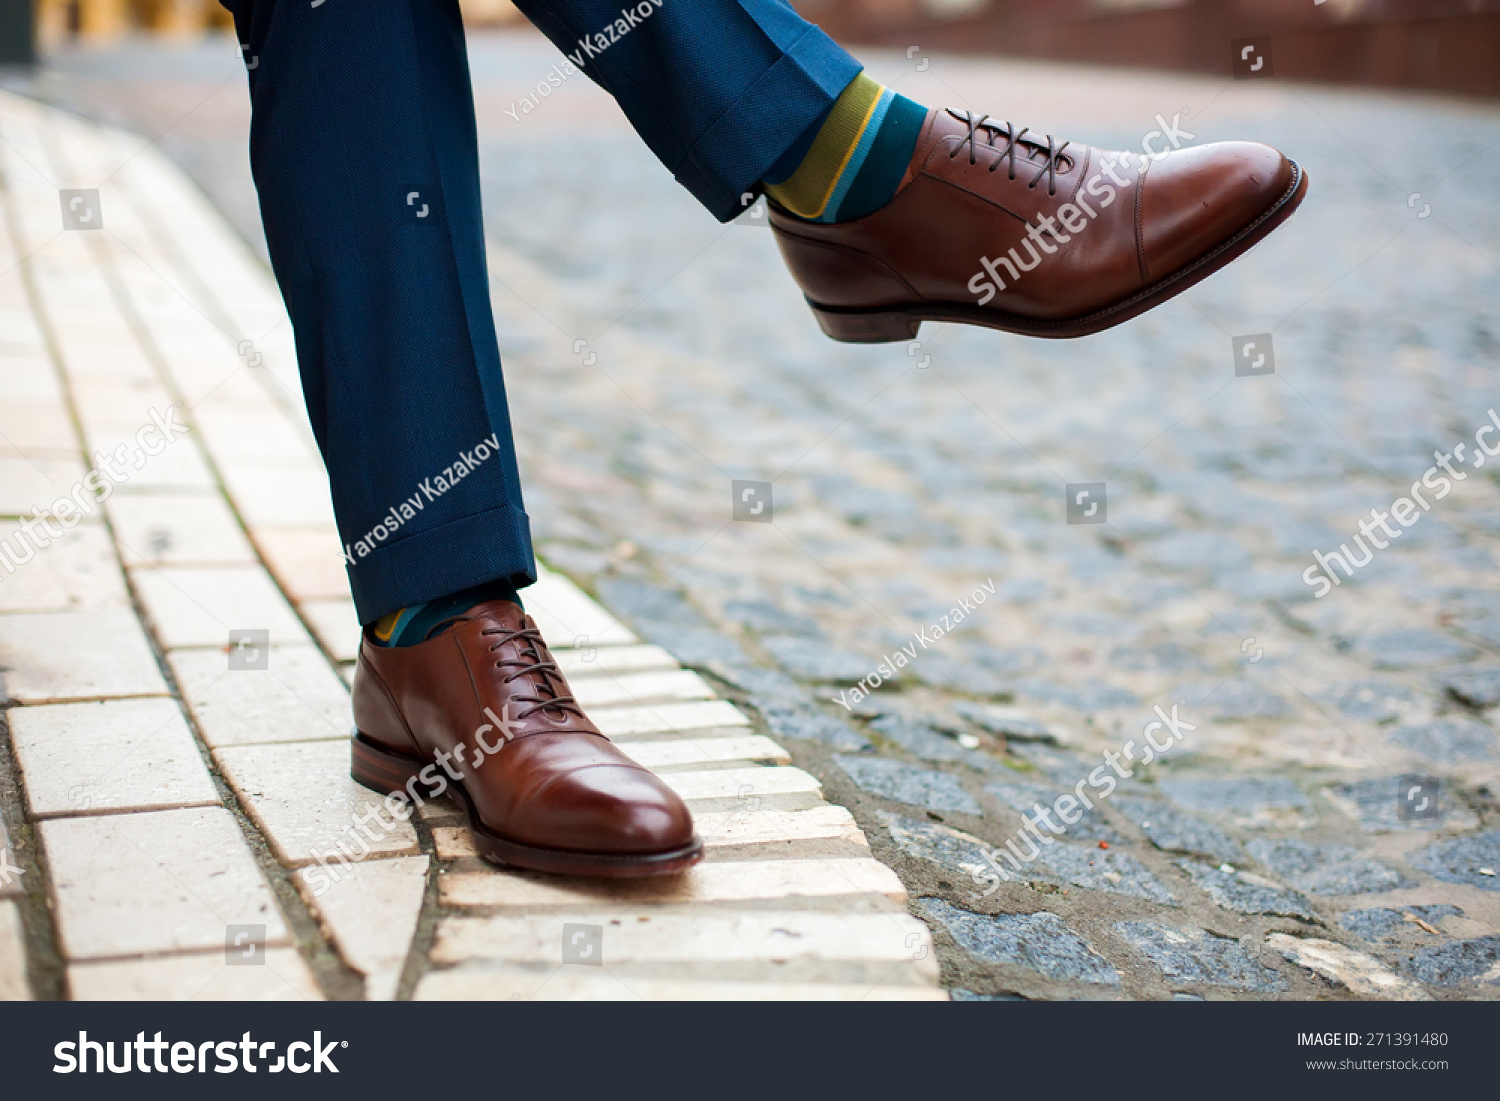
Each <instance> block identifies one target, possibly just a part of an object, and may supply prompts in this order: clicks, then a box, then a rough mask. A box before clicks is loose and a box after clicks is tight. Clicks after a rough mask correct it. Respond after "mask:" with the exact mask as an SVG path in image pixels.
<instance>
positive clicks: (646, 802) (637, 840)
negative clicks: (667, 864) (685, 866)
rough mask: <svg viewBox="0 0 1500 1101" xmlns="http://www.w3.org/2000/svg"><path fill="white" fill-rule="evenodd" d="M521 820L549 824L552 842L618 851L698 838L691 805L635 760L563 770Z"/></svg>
mask: <svg viewBox="0 0 1500 1101" xmlns="http://www.w3.org/2000/svg"><path fill="white" fill-rule="evenodd" d="M517 820H518V822H520V823H522V824H530V823H536V824H538V825H541V824H542V823H545V828H544V830H542V831H541V832H542V834H543V835H544V836H545V839H546V843H547V844H548V845H549V846H552V847H557V848H565V849H574V850H578V851H589V852H596V853H606V854H619V855H645V854H651V853H665V852H673V851H676V850H678V849H682V848H685V847H686V846H688V845H691V844H692V843H693V840H694V833H693V818H692V815H691V814H690V813H689V811H688V808H687V805H686V804H685V803H683V801H682V800H681V799H680V798H679V797H678V795H677V793H676V792H674V791H673V790H672V789H671V788H669V787H668V786H667V785H666V784H665V783H663V782H662V781H661V780H660V779H658V778H657V777H656V776H654V775H652V774H651V773H650V772H647V771H646V770H645V769H642V768H638V767H636V766H635V765H631V764H596V765H592V766H590V767H587V768H580V769H575V770H572V771H569V772H565V773H560V774H558V775H557V776H556V777H555V778H554V779H552V780H551V781H550V782H549V783H547V784H546V785H544V786H543V787H541V788H539V789H538V790H537V791H536V792H534V793H533V795H532V797H531V798H530V799H529V800H527V802H526V805H525V806H523V807H522V808H520V814H519V815H518V816H517Z"/></svg>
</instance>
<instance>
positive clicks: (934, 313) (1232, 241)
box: [807, 161, 1307, 344]
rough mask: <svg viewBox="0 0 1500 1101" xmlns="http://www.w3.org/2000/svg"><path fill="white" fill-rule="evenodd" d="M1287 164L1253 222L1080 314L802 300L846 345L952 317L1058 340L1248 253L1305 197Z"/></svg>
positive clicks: (884, 339) (1148, 303)
mask: <svg viewBox="0 0 1500 1101" xmlns="http://www.w3.org/2000/svg"><path fill="white" fill-rule="evenodd" d="M1290 163H1291V166H1292V182H1291V184H1290V185H1289V186H1288V187H1287V189H1286V192H1285V193H1284V194H1283V195H1282V196H1281V198H1279V199H1277V200H1276V202H1275V204H1274V205H1272V206H1271V207H1270V209H1268V210H1266V211H1265V212H1264V213H1263V214H1261V215H1260V217H1258V218H1256V219H1255V221H1253V222H1251V223H1250V224H1249V225H1247V226H1246V227H1245V228H1244V229H1242V230H1240V231H1239V232H1238V233H1236V234H1235V235H1234V236H1233V237H1231V238H1229V240H1227V241H1225V242H1223V243H1222V244H1220V245H1219V246H1217V247H1216V248H1214V249H1213V250H1212V251H1210V252H1207V253H1205V254H1204V255H1202V256H1200V257H1198V259H1196V260H1194V261H1193V262H1192V263H1191V264H1188V265H1187V266H1186V267H1184V268H1180V269H1179V270H1177V271H1175V272H1173V273H1172V274H1171V275H1169V276H1167V277H1166V278H1165V279H1160V280H1157V282H1155V283H1153V284H1151V286H1149V287H1146V288H1144V289H1143V290H1140V291H1137V292H1136V293H1135V294H1133V295H1131V296H1130V297H1129V298H1126V299H1124V300H1122V301H1120V302H1116V303H1115V304H1114V305H1112V306H1106V307H1105V308H1104V309H1102V310H1096V311H1094V312H1093V313H1090V314H1084V315H1083V316H1080V317H1072V318H1063V319H1061V320H1054V321H1041V320H1038V319H1036V318H1034V317H1022V316H1021V315H1019V314H1012V313H1006V312H1004V311H1003V310H991V309H986V308H984V307H983V306H969V305H964V304H962V303H957V302H950V303H931V302H924V303H920V304H916V305H911V306H904V307H901V308H900V309H894V310H892V309H885V308H876V309H851V308H845V307H839V306H823V305H820V304H818V303H817V302H814V301H813V300H812V299H810V298H809V299H807V304H808V305H809V306H810V307H812V311H813V315H814V316H815V317H816V318H817V319H818V327H819V328H821V329H822V330H823V332H824V334H825V335H827V336H830V337H832V338H833V339H834V340H838V341H842V342H844V343H846V344H888V343H894V342H896V341H901V340H910V339H912V338H913V337H914V336H916V335H917V332H918V330H919V329H920V328H921V327H922V322H924V321H955V322H958V323H960V324H966V325H982V326H983V327H985V328H987V329H999V330H1000V331H1001V332H1006V333H1018V334H1020V335H1021V336H1039V337H1050V338H1053V339H1059V340H1060V339H1068V338H1072V337H1079V336H1091V335H1093V334H1094V333H1099V332H1103V331H1104V330H1105V329H1110V328H1113V327H1114V326H1116V325H1119V324H1122V323H1123V322H1126V321H1129V320H1130V319H1131V318H1133V317H1138V316H1140V315H1141V314H1143V313H1145V312H1146V311H1147V310H1149V309H1152V308H1153V307H1155V306H1159V305H1161V304H1162V303H1163V302H1165V301H1167V300H1168V299H1170V298H1174V297H1176V296H1177V295H1179V294H1181V293H1182V292H1183V291H1185V290H1187V289H1188V288H1189V287H1192V286H1194V285H1196V284H1197V283H1200V282H1202V281H1203V280H1205V279H1207V278H1208V277H1209V276H1210V275H1212V274H1213V273H1214V272H1216V271H1218V270H1219V269H1220V268H1222V267H1224V266H1225V265H1226V264H1229V263H1231V262H1232V261H1234V260H1236V259H1238V258H1239V257H1241V256H1243V255H1244V254H1245V253H1247V252H1249V251H1250V250H1251V249H1252V248H1254V247H1255V246H1256V245H1257V244H1259V243H1260V242H1261V241H1262V240H1263V239H1264V238H1265V237H1266V236H1268V235H1269V234H1270V233H1271V231H1272V230H1274V229H1275V228H1276V227H1277V226H1279V225H1281V223H1283V222H1285V221H1286V220H1287V219H1288V218H1290V217H1291V216H1292V214H1293V213H1295V212H1296V210H1297V208H1298V207H1299V206H1301V205H1302V200H1303V199H1304V198H1305V197H1306V196H1307V173H1306V172H1304V171H1303V170H1302V166H1301V165H1299V164H1298V163H1297V162H1296V161H1291V162H1290Z"/></svg>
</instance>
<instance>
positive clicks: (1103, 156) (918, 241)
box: [770, 110, 1307, 343]
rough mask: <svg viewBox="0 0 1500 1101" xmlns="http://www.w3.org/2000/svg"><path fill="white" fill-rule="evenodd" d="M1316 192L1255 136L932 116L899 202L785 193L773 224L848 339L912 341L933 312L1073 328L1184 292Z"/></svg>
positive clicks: (830, 321)
mask: <svg viewBox="0 0 1500 1101" xmlns="http://www.w3.org/2000/svg"><path fill="white" fill-rule="evenodd" d="M1306 194H1307V174H1306V173H1305V172H1303V171H1302V169H1301V168H1300V167H1299V166H1298V165H1297V164H1296V163H1295V162H1294V161H1291V160H1288V159H1287V158H1286V157H1285V156H1283V155H1282V154H1281V153H1279V152H1277V151H1276V150H1275V149H1272V148H1270V147H1269V146H1265V145H1258V144H1255V143H1253V142H1220V143H1216V144H1212V145H1203V146H1185V147H1183V148H1180V149H1174V150H1172V151H1171V152H1169V153H1168V154H1167V155H1166V156H1164V157H1162V158H1161V159H1150V158H1143V157H1141V156H1140V155H1139V154H1135V153H1127V154H1121V153H1116V152H1110V151H1108V150H1103V149H1094V148H1091V147H1089V146H1086V145H1077V144H1074V143H1071V142H1063V143H1061V144H1059V143H1058V142H1056V141H1054V140H1053V139H1052V138H1051V137H1050V136H1048V137H1045V138H1039V137H1037V136H1035V135H1032V134H1030V133H1029V132H1028V131H1027V130H1024V129H1022V130H1020V131H1019V132H1017V130H1016V128H1015V127H1013V126H1011V125H1010V124H1009V123H1000V122H996V121H994V120H991V119H990V118H989V116H976V115H974V114H972V113H970V112H959V111H953V110H933V111H932V112H931V113H929V115H928V117H927V123H926V125H925V126H924V127H923V130H922V135H921V137H920V138H919V139H918V141H917V147H916V151H915V153H913V155H912V161H911V165H910V167H909V168H908V169H907V172H906V178H905V180H904V181H903V185H902V187H901V189H900V190H899V191H898V192H897V193H896V196H895V198H893V199H892V200H891V201H890V202H889V203H887V204H886V205H885V206H884V207H882V208H881V209H879V210H877V211H875V212H874V213H873V214H869V215H867V216H865V217H863V218H859V219H856V220H854V221H850V222H839V223H835V224H819V223H814V222H808V221H805V220H803V219H801V218H798V217H796V216H795V215H793V214H791V213H789V212H788V211H786V210H784V209H782V208H780V207H778V206H777V205H776V204H774V203H771V204H770V222H771V227H772V228H773V229H774V230H775V231H776V240H777V243H778V244H779V245H780V246H781V251H782V255H783V256H785V258H786V262H787V265H788V266H789V267H790V268H791V271H792V275H793V276H794V277H795V278H796V280H797V282H798V284H799V285H800V286H801V288H802V292H803V294H804V295H805V296H806V298H807V302H808V304H809V305H810V306H811V307H812V309H813V313H814V314H815V315H816V316H817V319H818V323H819V325H820V326H822V329H823V331H824V332H825V333H827V334H828V335H829V336H831V337H833V338H834V339H835V340H844V341H851V342H856V343H879V342H883V341H896V340H909V339H911V338H912V337H914V336H916V335H917V330H918V328H919V327H920V325H921V323H922V322H923V321H957V322H966V323H969V324H973V325H984V326H987V327H989V328H992V329H1002V330H1004V331H1006V332H1013V333H1022V334H1025V335H1027V336H1046V337H1073V336H1086V335H1088V334H1090V333H1096V332H1099V331H1100V330H1103V329H1107V328H1109V327H1110V326H1113V325H1118V324H1120V323H1121V322H1122V321H1126V320H1129V319H1130V318H1132V317H1135V316H1136V315H1137V314H1140V313H1143V312H1145V311H1146V310H1148V309H1150V308H1151V307H1153V306H1156V305H1158V304H1160V303H1162V302H1165V301H1166V300H1167V299H1169V298H1171V297H1173V296H1174V295H1177V294H1180V293H1182V292H1183V291H1184V290H1186V289H1187V288H1189V287H1191V286H1192V285H1193V284H1195V283H1197V282H1199V281H1200V280H1202V279H1204V278H1206V277H1208V276H1209V275H1211V274H1212V273H1213V272H1215V271H1217V270H1218V269H1220V268H1222V267H1223V266H1224V265H1225V264H1228V263H1229V262H1230V261H1231V260H1233V259H1235V258H1236V257H1237V256H1240V255H1241V254H1243V253H1244V252H1246V251H1247V250H1249V249H1250V248H1251V246H1253V245H1254V244H1256V242H1258V241H1260V240H1261V239H1262V238H1263V237H1265V236H1266V235H1267V234H1269V233H1270V232H1271V231H1272V230H1273V229H1275V228H1276V227H1277V226H1278V225H1280V224H1281V223H1282V222H1284V221H1286V219H1287V218H1289V217H1290V216H1291V214H1292V212H1293V211H1294V210H1296V208H1297V206H1298V205H1299V204H1300V203H1301V202H1302V199H1303V196H1305V195H1306Z"/></svg>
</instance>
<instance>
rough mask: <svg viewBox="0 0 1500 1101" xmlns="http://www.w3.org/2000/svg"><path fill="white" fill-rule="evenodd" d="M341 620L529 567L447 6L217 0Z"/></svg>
mask: <svg viewBox="0 0 1500 1101" xmlns="http://www.w3.org/2000/svg"><path fill="white" fill-rule="evenodd" d="M226 4H227V6H228V7H229V8H230V9H231V10H232V11H233V12H234V15H235V25H236V28H237V30H238V32H239V36H240V42H241V43H242V44H244V50H245V54H246V59H247V64H251V66H252V67H251V68H250V72H249V77H250V90H251V101H252V106H253V110H254V118H253V123H252V126H251V137H250V146H251V148H250V152H251V164H252V167H253V170H254V174H255V182H256V186H257V189H258V190H259V193H260V203H261V213H262V218H263V220H264V222H265V229H266V239H267V241H268V243H269V246H270V254H271V262H272V265H273V266H274V268H275V271H276V277H277V280H278V282H279V283H280V284H281V289H282V293H283V296H284V298H285V300H286V304H287V309H288V312H289V313H290V315H291V319H292V324H293V327H294V329H295V332H296V342H297V357H298V360H299V363H300V366H301V371H302V381H303V389H304V393H305V396H306V400H307V409H308V413H309V416H310V417H311V420H312V426H313V431H314V434H315V435H316V436H317V440H318V445H319V447H320V448H321V449H322V452H323V458H324V461H325V462H326V463H327V465H328V473H329V478H330V481H331V484H332V490H333V503H334V509H335V512H336V513H337V516H338V523H339V531H340V534H341V535H342V537H343V541H344V543H345V544H346V545H347V547H348V548H349V553H350V563H349V576H350V580H351V584H352V588H353V592H354V600H355V604H356V606H357V608H358V611H359V617H360V621H361V622H362V623H370V622H372V621H374V620H376V619H377V618H379V617H381V616H384V615H387V614H388V613H391V612H394V611H396V610H397V609H400V608H403V607H406V606H409V605H414V604H418V603H420V602H423V601H429V600H434V599H436V598H439V597H444V596H447V595H449V594H452V593H456V592H459V591H461V590H465V589H468V588H470V587H471V586H476V585H481V584H486V583H491V582H495V581H501V582H511V583H514V584H517V585H524V584H526V583H528V582H529V581H532V580H535V576H536V574H535V564H534V561H533V559H532V551H531V537H530V532H529V528H528V524H527V519H526V514H525V512H524V511H523V506H522V501H521V486H520V479H519V477H518V474H517V465H516V458H515V451H514V446H513V443H512V438H511V430H510V417H509V411H508V409H507V405H506V398H505V386H504V382H503V380H502V377H501V370H500V353H499V348H498V345H497V342H496V339H495V329H494V320H493V316H492V314H491V309H490V298H489V283H488V278H487V276H486V270H485V255H484V230H483V222H482V219H481V214H480V201H479V170H478V154H477V141H476V137H475V125H474V108H473V101H472V97H471V93H470V88H469V76H468V65H467V59H466V55H465V52H464V41H463V30H462V25H461V23H460V19H459V11H458V4H457V0H360V2H359V3H337V2H336V3H325V4H320V5H318V6H313V5H311V4H309V3H308V2H307V0H226Z"/></svg>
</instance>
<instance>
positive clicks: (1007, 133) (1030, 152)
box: [948, 108, 1072, 196]
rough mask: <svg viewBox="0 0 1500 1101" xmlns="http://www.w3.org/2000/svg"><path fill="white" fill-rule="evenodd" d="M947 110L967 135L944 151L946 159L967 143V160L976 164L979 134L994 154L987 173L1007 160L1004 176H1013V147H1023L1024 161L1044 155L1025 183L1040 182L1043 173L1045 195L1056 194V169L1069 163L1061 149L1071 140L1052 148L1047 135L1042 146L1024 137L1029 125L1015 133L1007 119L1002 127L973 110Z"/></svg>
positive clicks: (950, 158) (957, 152) (1051, 141)
mask: <svg viewBox="0 0 1500 1101" xmlns="http://www.w3.org/2000/svg"><path fill="white" fill-rule="evenodd" d="M948 113H949V114H950V115H952V116H953V117H954V118H956V119H959V121H960V122H964V123H967V124H968V127H969V136H968V137H966V138H964V140H963V141H961V142H959V143H958V148H957V149H955V150H953V152H952V153H950V154H948V159H949V160H952V159H953V158H954V157H957V156H958V155H959V154H960V153H961V152H963V150H964V147H965V146H968V148H969V163H970V164H978V163H979V161H978V159H977V158H976V157H975V153H976V151H977V150H978V149H979V135H980V134H981V133H983V134H984V136H985V141H986V144H985V148H986V149H988V150H991V151H993V152H994V153H995V154H996V157H995V159H994V160H993V161H991V162H990V169H989V170H990V171H991V172H993V171H995V169H997V168H999V167H1000V165H1001V163H1002V162H1007V161H1008V162H1009V170H1008V172H1007V175H1008V176H1009V178H1010V179H1012V180H1013V179H1015V178H1016V148H1017V147H1018V146H1024V147H1025V150H1026V159H1027V161H1029V162H1031V163H1033V164H1035V163H1036V156H1035V154H1037V153H1040V154H1043V155H1044V158H1045V159H1044V160H1043V161H1042V165H1041V167H1040V168H1038V169H1037V173H1036V175H1035V176H1033V177H1032V178H1031V182H1030V183H1028V184H1027V185H1026V186H1027V187H1028V188H1033V187H1035V186H1036V185H1037V184H1038V183H1040V182H1041V180H1042V177H1043V176H1046V177H1047V194H1048V195H1049V196H1051V195H1056V194H1057V170H1058V168H1059V167H1060V166H1061V165H1062V163H1063V162H1064V161H1067V162H1068V163H1069V164H1071V163H1072V158H1071V157H1064V156H1063V150H1064V149H1066V148H1067V147H1068V146H1069V145H1071V144H1072V142H1066V141H1065V142H1063V143H1062V144H1061V145H1058V146H1056V147H1055V148H1054V142H1053V140H1052V135H1051V134H1048V135H1047V144H1046V145H1045V146H1044V145H1043V144H1042V143H1041V142H1040V141H1039V140H1038V139H1036V138H1028V137H1027V136H1026V135H1027V134H1029V133H1030V132H1031V128H1030V127H1029V126H1028V127H1026V128H1025V129H1023V130H1022V131H1021V132H1020V133H1016V129H1015V127H1014V126H1012V125H1011V124H1010V123H1008V122H1007V123H1005V124H1004V125H1003V126H1002V125H1000V124H999V123H994V122H990V121H989V117H990V116H989V115H980V116H979V117H978V118H976V117H975V116H974V112H973V111H965V112H964V113H963V115H962V116H960V115H959V113H958V112H957V111H955V110H953V109H952V108H949V110H948ZM996 137H1003V138H1004V139H1005V147H1004V148H1003V149H1002V148H1001V147H999V146H997V145H996V144H995V139H996Z"/></svg>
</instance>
